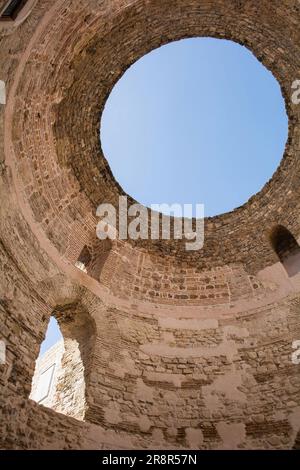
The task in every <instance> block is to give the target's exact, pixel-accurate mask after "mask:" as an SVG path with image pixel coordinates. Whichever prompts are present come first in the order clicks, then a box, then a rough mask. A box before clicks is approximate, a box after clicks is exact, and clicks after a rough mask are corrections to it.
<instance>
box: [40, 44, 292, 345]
mask: <svg viewBox="0 0 300 470" xmlns="http://www.w3.org/2000/svg"><path fill="white" fill-rule="evenodd" d="M287 132H288V120H287V116H286V112H285V107H284V101H283V98H282V95H281V91H280V88H279V85H278V83H277V81H276V80H275V78H274V77H273V76H272V74H271V73H270V72H269V71H268V70H267V69H266V68H265V67H264V66H263V65H262V64H260V62H259V61H258V60H257V59H256V58H255V57H254V56H253V54H252V53H251V52H250V51H248V49H246V48H245V47H242V46H240V45H238V44H235V43H233V42H231V41H226V40H218V39H211V38H195V39H185V40H182V41H177V42H174V43H171V44H168V45H166V46H163V47H161V48H159V49H156V50H155V51H152V52H151V53H150V54H147V55H146V56H144V57H143V58H142V59H140V60H139V61H137V62H136V63H135V64H134V65H133V66H132V67H130V69H128V70H127V72H126V73H125V74H124V75H123V77H122V78H121V79H120V80H119V82H118V83H117V84H116V86H115V87H114V89H113V91H112V93H111V94H110V96H109V98H108V101H107V103H106V106H105V110H104V113H103V116H102V120H101V144H102V148H103V151H104V154H105V156H106V158H107V160H108V162H109V164H110V166H111V169H112V171H113V174H114V176H115V178H116V179H117V180H118V182H119V183H120V184H121V185H122V187H123V189H124V190H125V191H126V192H127V193H128V194H130V195H131V196H133V197H134V198H135V199H136V200H137V201H139V202H141V203H143V204H145V205H147V206H150V205H151V204H153V203H158V204H160V203H169V204H171V203H181V204H184V203H192V204H196V203H204V207H205V215H206V216H212V215H216V214H220V213H223V212H227V211H229V210H232V209H234V208H235V207H238V206H240V205H242V204H243V203H245V202H246V201H247V200H248V199H249V197H250V196H252V195H253V194H255V193H256V192H257V191H259V190H260V189H261V188H262V186H263V185H264V184H265V183H266V182H267V181H268V180H269V179H270V178H271V176H272V174H273V173H274V171H275V170H276V168H277V166H278V165H279V162H280V160H281V158H282V155H283V152H284V146H285V143H286V140H287ZM60 338H61V335H60V332H59V329H58V326H57V323H56V320H54V319H51V322H50V324H49V328H48V332H47V336H46V340H45V341H44V343H43V344H42V347H41V353H43V352H45V351H46V350H47V349H48V348H49V347H51V346H52V345H53V344H54V343H55V342H56V341H57V340H58V339H60Z"/></svg>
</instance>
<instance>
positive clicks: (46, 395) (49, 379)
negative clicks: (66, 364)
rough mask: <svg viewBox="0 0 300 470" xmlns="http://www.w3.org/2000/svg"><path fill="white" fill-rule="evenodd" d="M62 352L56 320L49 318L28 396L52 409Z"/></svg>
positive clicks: (62, 347) (60, 337) (61, 341)
mask: <svg viewBox="0 0 300 470" xmlns="http://www.w3.org/2000/svg"><path fill="white" fill-rule="evenodd" d="M63 352H64V341H63V336H62V334H61V331H60V328H59V325H58V323H57V320H56V319H55V318H54V317H51V318H50V321H49V324H48V328H47V331H46V336H45V339H44V341H43V342H42V344H41V349H40V354H39V357H38V359H37V361H36V366H35V372H34V376H33V380H32V388H31V394H30V398H31V399H32V400H34V401H36V402H37V403H40V404H41V405H44V406H47V407H49V408H52V404H53V403H54V400H55V393H56V387H57V378H58V376H59V373H60V369H61V359H62V356H63Z"/></svg>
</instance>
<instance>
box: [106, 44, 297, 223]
mask: <svg viewBox="0 0 300 470" xmlns="http://www.w3.org/2000/svg"><path fill="white" fill-rule="evenodd" d="M287 128H288V122H287V116H286V112H285V107H284V100H283V98H282V95H281V91H280V87H279V85H278V83H277V81H276V80H275V78H274V77H273V75H272V74H271V73H270V72H269V71H268V70H267V69H266V68H265V67H264V66H263V65H262V64H261V63H260V62H259V61H258V60H257V59H256V58H255V57H254V55H253V54H252V53H251V52H250V51H249V50H248V49H246V48H245V47H243V46H240V45H239V44H236V43H234V42H232V41H227V40H219V39H212V38H193V39H185V40H182V41H176V42H173V43H170V44H168V45H166V46H163V47H161V48H159V49H156V50H154V51H152V52H151V53H150V54H147V55H146V56H144V57H143V58H142V59H140V60H139V61H137V62H136V63H135V64H133V66H132V67H130V68H129V69H128V70H127V72H126V73H125V74H124V75H123V77H122V78H121V79H120V80H119V82H118V83H117V84H116V85H115V87H114V89H113V91H112V93H111V94H110V96H109V98H108V101H107V103H106V106H105V109H104V113H103V115H102V120H101V143H102V148H103V151H104V155H105V156H106V158H107V160H108V162H109V164H110V166H111V169H112V171H113V174H114V176H115V178H116V179H117V180H118V182H119V183H120V184H121V186H122V187H123V189H124V190H125V191H126V192H127V193H128V194H130V195H131V196H133V197H134V198H135V199H137V200H138V201H139V202H141V203H143V204H146V205H147V206H149V205H151V203H164V202H165V203H169V204H170V203H193V204H196V203H204V205H205V215H206V216H212V215H216V214H221V213H223V212H227V211H229V210H232V209H234V208H235V207H238V206H240V205H241V204H243V203H244V202H246V201H247V200H248V199H249V197H250V196H252V195H253V194H254V193H256V192H257V191H259V190H260V189H261V188H262V186H263V185H264V184H265V183H266V181H268V180H269V179H270V177H271V176H272V174H273V173H274V171H275V170H276V168H277V166H278V164H279V162H280V159H281V158H282V155H283V152H284V146H285V142H286V140H287Z"/></svg>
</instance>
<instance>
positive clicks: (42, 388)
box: [34, 364, 55, 403]
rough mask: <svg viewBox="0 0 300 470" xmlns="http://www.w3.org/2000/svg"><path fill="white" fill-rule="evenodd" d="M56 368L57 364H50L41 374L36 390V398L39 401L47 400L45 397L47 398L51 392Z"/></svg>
mask: <svg viewBox="0 0 300 470" xmlns="http://www.w3.org/2000/svg"><path fill="white" fill-rule="evenodd" d="M54 369H55V364H53V365H52V366H50V367H49V368H48V369H46V370H45V371H44V372H43V373H42V374H41V375H40V376H39V379H38V383H37V388H36V392H35V397H34V399H35V400H36V401H37V402H38V403H40V402H41V401H43V400H45V398H47V397H48V395H49V393H50V390H51V385H52V379H53V373H54Z"/></svg>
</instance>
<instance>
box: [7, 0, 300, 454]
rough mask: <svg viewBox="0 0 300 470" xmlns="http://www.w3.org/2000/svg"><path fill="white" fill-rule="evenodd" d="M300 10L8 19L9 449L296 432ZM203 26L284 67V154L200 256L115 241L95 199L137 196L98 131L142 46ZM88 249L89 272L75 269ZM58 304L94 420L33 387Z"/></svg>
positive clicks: (261, 437) (205, 9)
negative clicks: (123, 182) (282, 235)
mask: <svg viewBox="0 0 300 470" xmlns="http://www.w3.org/2000/svg"><path fill="white" fill-rule="evenodd" d="M299 16H300V8H299V2H297V1H294V0H280V1H279V0H278V1H277V0H274V1H273V2H268V1H261V2H256V1H254V0H253V1H252V0H245V1H242V2H240V1H235V0H230V1H226V2H225V1H224V0H206V1H203V2H200V4H199V2H198V1H196V0H184V1H183V0H180V1H179V0H178V1H172V2H169V1H167V0H162V1H160V2H157V1H155V0H113V1H109V2H100V1H96V0H89V1H88V0H84V1H82V0H81V1H79V0H75V1H74V0H72V1H69V0H67V1H62V0H56V1H54V0H51V1H49V0H47V1H46V0H40V1H39V2H37V3H36V5H35V6H34V7H33V9H32V11H31V14H30V15H29V16H28V18H27V19H26V20H24V22H23V23H22V24H21V25H19V26H18V27H16V29H13V30H12V31H10V32H9V31H6V33H5V34H4V33H3V32H1V30H0V41H1V50H0V63H1V73H0V79H1V80H3V81H4V82H5V85H6V86H5V88H6V104H5V105H2V104H1V105H0V135H1V137H3V138H1V139H0V194H1V205H0V220H1V223H0V267H1V269H0V332H1V333H0V334H1V337H0V339H1V340H4V342H5V345H6V360H5V363H4V364H0V410H1V419H0V447H1V448H5V449H10V448H18V449H20V448H22V449H30V448H63V449H66V448H82V449H85V448H128V449H131V448H158V447H162V448H200V449H218V448H292V447H293V446H294V445H297V444H295V442H296V440H297V437H296V436H297V433H298V432H299V429H300V383H299V382H300V374H299V372H300V369H299V367H300V365H296V364H293V362H292V360H291V355H292V352H293V348H292V343H293V341H294V340H298V339H300V311H299V310H300V274H295V275H293V276H290V277H288V275H287V272H286V271H285V269H284V267H283V266H282V265H281V263H280V262H279V260H278V257H277V256H276V253H275V252H274V251H273V249H272V247H271V244H270V241H269V239H268V235H269V233H270V231H271V230H272V228H273V226H274V225H277V224H281V225H283V226H285V227H286V228H288V229H289V230H290V231H291V232H292V234H293V235H294V236H295V238H296V239H298V241H299V240H300V225H299V223H300V219H299V201H300V198H299V184H298V178H299V171H300V169H299V162H298V158H297V157H298V154H299V145H300V144H299V142H300V139H299V136H300V133H299V110H300V106H295V105H292V103H291V99H290V95H291V86H292V83H293V81H294V80H296V79H299V70H300V64H299V60H300V59H299V58H300V51H299V44H300V31H299V28H298V27H297V25H298V23H299V19H300V18H299ZM192 35H212V36H215V37H226V38H229V39H233V40H236V41H239V42H241V43H243V44H245V45H247V46H248V47H249V48H250V49H252V50H253V51H254V52H255V54H256V56H257V57H258V58H259V59H260V60H262V61H263V62H264V64H265V65H266V66H267V67H269V68H270V70H272V71H273V73H274V75H275V76H276V78H277V79H278V80H279V81H280V84H281V86H282V91H283V93H284V96H285V99H286V104H287V111H288V114H289V126H290V129H289V140H288V143H287V147H286V152H285V155H284V158H283V160H282V163H281V165H280V167H279V169H278V170H277V172H276V173H275V175H274V176H273V178H272V180H271V181H270V182H269V183H267V185H266V186H265V187H264V188H263V190H262V191H261V192H260V193H259V194H257V195H255V196H254V197H253V198H251V200H250V201H249V202H248V203H247V204H245V205H244V206H243V207H241V208H238V209H236V210H235V211H233V212H231V213H229V214H224V215H222V216H218V217H215V218H211V219H208V220H206V240H205V246H204V249H203V250H202V251H201V252H195V253H189V254H188V253H187V252H185V251H184V250H183V249H182V246H181V244H179V243H176V242H175V241H174V240H171V241H169V242H159V243H156V244H150V243H148V242H147V243H146V242H143V243H142V242H138V243H131V242H122V243H121V242H114V243H112V245H111V246H109V247H108V246H107V245H105V246H104V245H103V244H101V242H99V240H97V238H96V234H95V225H96V217H95V210H96V206H97V204H98V203H99V202H101V201H106V202H109V201H111V202H116V201H117V198H118V196H119V194H121V193H122V189H121V188H120V187H119V185H118V184H117V182H115V180H114V178H113V176H112V174H111V172H110V169H109V168H108V165H107V162H106V161H105V159H104V157H103V155H102V153H101V149H100V145H99V136H98V128H99V118H100V111H101V109H102V107H103V105H104V102H105V99H106V97H107V95H108V93H109V91H110V90H111V88H112V86H113V84H114V83H115V82H116V80H117V79H118V77H119V76H120V74H121V73H122V72H123V71H124V70H125V69H126V68H127V67H128V66H129V65H130V63H132V62H133V61H134V60H136V59H137V58H138V57H140V56H141V55H143V54H144V53H146V52H148V51H149V50H151V49H153V48H154V47H158V46H159V45H160V44H163V43H166V42H168V41H171V40H174V39H179V38H181V37H187V36H192ZM84 246H88V247H89V249H90V251H91V256H92V268H91V270H90V271H88V272H87V273H85V272H83V271H80V270H79V269H77V268H76V267H75V266H74V265H75V262H76V261H77V260H78V258H79V255H80V253H81V252H82V250H83V247H84ZM51 315H55V316H56V317H57V318H59V319H60V321H61V324H62V325H65V338H66V337H67V336H68V335H71V337H72V338H76V339H77V342H78V345H79V355H80V359H81V360H82V364H83V369H84V371H83V373H84V383H85V389H84V406H83V407H82V408H81V412H82V413H81V415H80V416H79V415H76V416H77V418H80V419H83V420H84V421H80V420H79V419H75V418H74V417H71V416H65V415H62V414H60V413H58V412H55V411H53V410H50V409H48V408H45V407H43V406H42V405H38V404H36V403H34V402H33V401H32V400H30V399H29V398H28V397H29V395H30V391H31V382H32V377H33V374H34V368H35V361H36V359H37V356H38V353H39V348H40V344H41V342H42V340H43V338H44V335H45V331H46V328H47V325H48V322H49V318H50V316H51ZM77 357H78V358H79V356H77ZM80 367H81V366H80ZM79 369H80V368H79ZM80 370H81V369H80ZM70 377H71V376H70ZM71 378H72V377H71ZM68 380H69V377H68V376H66V382H65V388H62V393H64V389H65V390H68V387H67V383H68ZM61 403H63V405H62V408H61V409H60V412H65V413H67V414H72V410H70V408H69V407H68V400H67V399H66V400H65V401H64V400H62V401H61ZM64 403H66V405H64ZM68 408H69V409H68ZM73 411H74V410H73ZM74 415H75V414H74V413H73V416H74ZM298 440H299V438H298ZM297 442H298V441H297Z"/></svg>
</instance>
